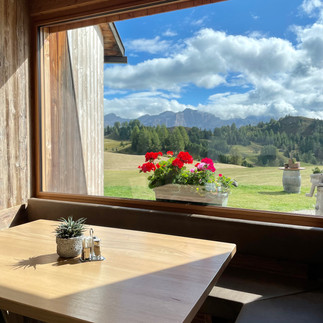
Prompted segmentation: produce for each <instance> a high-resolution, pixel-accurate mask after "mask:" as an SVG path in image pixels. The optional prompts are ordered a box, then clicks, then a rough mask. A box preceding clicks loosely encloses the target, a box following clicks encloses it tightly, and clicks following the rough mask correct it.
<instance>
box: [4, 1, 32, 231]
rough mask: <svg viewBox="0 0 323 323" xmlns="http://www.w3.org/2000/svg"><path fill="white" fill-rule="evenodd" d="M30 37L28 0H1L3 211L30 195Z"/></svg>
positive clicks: (20, 202)
mask: <svg viewBox="0 0 323 323" xmlns="http://www.w3.org/2000/svg"><path fill="white" fill-rule="evenodd" d="M29 40H30V29H29V17H28V13H27V9H26V6H25V1H24V0H0V210H5V209H9V208H11V207H14V206H16V205H21V204H23V203H25V202H26V201H27V199H28V198H29V197H30V191H31V188H30V186H31V180H30V178H31V177H30V135H29V131H30V127H29V120H30V117H29V113H30V88H29V85H30V80H29V77H30V71H29V70H30V44H29ZM9 213H11V214H12V212H9ZM4 214H5V211H2V212H1V213H0V228H1V227H2V225H3V224H4V221H2V219H4V217H5V215H4ZM9 223H10V219H8V217H6V220H5V226H7V225H8V224H9Z"/></svg>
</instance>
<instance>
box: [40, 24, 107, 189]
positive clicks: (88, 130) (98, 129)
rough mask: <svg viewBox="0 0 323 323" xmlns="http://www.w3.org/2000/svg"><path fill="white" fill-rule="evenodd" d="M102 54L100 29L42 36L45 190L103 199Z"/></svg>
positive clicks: (92, 28)
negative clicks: (94, 196) (89, 195)
mask: <svg viewBox="0 0 323 323" xmlns="http://www.w3.org/2000/svg"><path fill="white" fill-rule="evenodd" d="M103 50H104V49H103V40H102V34H101V31H100V29H99V28H98V27H86V28H81V29H74V30H72V31H68V32H66V31H62V32H52V33H48V34H46V32H45V34H44V47H43V55H42V65H43V67H44V68H43V70H44V73H43V75H42V79H43V84H44V87H43V91H42V100H43V109H42V118H43V122H44V127H43V130H42V137H43V144H42V152H43V164H42V165H43V167H42V173H43V186H42V189H43V191H47V192H59V193H74V194H92V195H103V189H104V183H103V179H104V170H103V148H104V147H103Z"/></svg>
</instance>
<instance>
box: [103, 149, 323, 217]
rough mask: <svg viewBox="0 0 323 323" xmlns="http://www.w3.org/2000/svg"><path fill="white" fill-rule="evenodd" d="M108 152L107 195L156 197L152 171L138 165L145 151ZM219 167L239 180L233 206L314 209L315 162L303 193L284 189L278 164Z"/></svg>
mask: <svg viewBox="0 0 323 323" xmlns="http://www.w3.org/2000/svg"><path fill="white" fill-rule="evenodd" d="M104 154H105V161H104V165H105V178H104V185H105V195H106V196H114V197H123V198H135V199H146V200H154V199H155V194H154V192H153V190H151V189H149V188H148V186H147V177H148V176H149V173H146V174H144V173H139V169H138V165H140V164H142V163H143V162H144V156H143V155H130V154H119V153H113V152H107V151H106V152H105V153H104ZM215 167H216V169H217V170H216V174H219V173H222V174H223V175H225V176H229V177H231V178H234V179H235V180H237V182H238V184H239V186H238V187H237V188H235V189H233V190H232V193H231V194H230V197H229V203H228V206H229V207H236V208H244V209H258V210H268V211H281V212H297V211H299V210H314V206H315V202H316V199H315V198H309V197H306V196H305V193H307V192H309V190H310V187H311V183H310V174H311V173H312V168H313V165H306V169H305V170H303V171H301V176H302V188H301V193H300V194H287V193H285V192H284V191H283V186H282V176H283V171H281V170H279V169H278V168H277V167H254V168H246V167H242V166H237V165H229V164H219V163H216V164H215ZM321 167H322V166H321Z"/></svg>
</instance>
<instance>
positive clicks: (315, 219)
mask: <svg viewBox="0 0 323 323" xmlns="http://www.w3.org/2000/svg"><path fill="white" fill-rule="evenodd" d="M36 197H38V198H44V199H49V200H59V201H71V202H81V203H91V204H103V205H115V206H123V207H132V208H140V209H146V210H147V209H148V210H158V211H169V212H178V213H194V214H198V215H201V216H203V215H206V216H216V217H221V218H229V219H241V220H249V221H259V222H268V223H281V224H291V225H302V226H307V227H318V228H323V218H322V217H321V216H314V215H312V216H309V215H301V214H295V213H281V212H269V211H257V210H246V209H235V208H229V207H217V206H200V205H192V204H184V203H183V204H182V203H169V202H156V201H148V200H135V199H126V198H109V197H106V196H80V195H76V194H59V193H57V194H55V193H46V192H38V193H37V194H36Z"/></svg>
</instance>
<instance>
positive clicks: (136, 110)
mask: <svg viewBox="0 0 323 323" xmlns="http://www.w3.org/2000/svg"><path fill="white" fill-rule="evenodd" d="M175 97H176V96H175ZM186 108H190V109H194V107H193V106H191V105H185V104H181V103H179V102H178V101H177V100H175V99H172V98H170V96H168V95H164V94H163V93H161V92H142V93H136V94H133V95H128V96H125V97H123V98H121V99H117V98H115V99H112V100H107V99H104V114H107V113H115V114H116V115H118V116H120V117H124V118H133V119H135V118H138V117H140V116H142V115H145V114H150V115H153V114H159V113H162V112H164V111H172V112H180V111H183V110H185V109H186Z"/></svg>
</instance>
